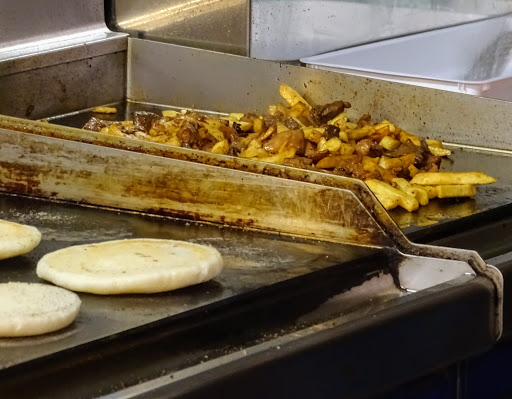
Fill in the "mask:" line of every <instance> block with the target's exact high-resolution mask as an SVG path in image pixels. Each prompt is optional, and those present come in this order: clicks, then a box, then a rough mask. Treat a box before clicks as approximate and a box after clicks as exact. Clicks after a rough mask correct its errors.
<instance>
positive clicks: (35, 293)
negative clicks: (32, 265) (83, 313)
mask: <svg viewBox="0 0 512 399" xmlns="http://www.w3.org/2000/svg"><path fill="white" fill-rule="evenodd" d="M80 304H81V302H80V298H78V295H77V294H75V293H74V292H70V291H67V290H65V289H63V288H59V287H55V286H52V285H48V284H36V283H1V284H0V337H25V336H30V335H39V334H45V333H49V332H52V331H57V330H60V329H61V328H64V327H67V326H69V325H70V324H71V323H72V322H73V320H75V318H76V316H77V314H78V312H79V310H80Z"/></svg>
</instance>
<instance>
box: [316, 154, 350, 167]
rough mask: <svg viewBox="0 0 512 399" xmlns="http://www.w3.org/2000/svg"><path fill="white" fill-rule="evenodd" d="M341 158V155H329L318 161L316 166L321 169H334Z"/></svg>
mask: <svg viewBox="0 0 512 399" xmlns="http://www.w3.org/2000/svg"><path fill="white" fill-rule="evenodd" d="M342 159H343V155H329V156H327V157H325V158H322V159H321V160H320V161H318V163H317V164H316V167H317V168H321V169H334V168H335V167H336V166H338V164H339V163H340V161H341V160H342Z"/></svg>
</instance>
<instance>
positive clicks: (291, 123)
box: [283, 118, 300, 130]
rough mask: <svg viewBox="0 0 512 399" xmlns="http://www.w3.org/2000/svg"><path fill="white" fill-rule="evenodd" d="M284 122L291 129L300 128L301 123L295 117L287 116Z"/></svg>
mask: <svg viewBox="0 0 512 399" xmlns="http://www.w3.org/2000/svg"><path fill="white" fill-rule="evenodd" d="M283 124H284V125H285V126H286V127H287V128H288V129H290V130H295V129H300V124H299V122H297V121H296V120H295V119H293V118H287V119H285V121H284V122H283Z"/></svg>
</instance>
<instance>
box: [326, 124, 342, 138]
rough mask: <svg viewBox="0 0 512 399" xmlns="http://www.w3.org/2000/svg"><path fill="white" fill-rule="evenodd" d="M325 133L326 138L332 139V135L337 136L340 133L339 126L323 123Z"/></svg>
mask: <svg viewBox="0 0 512 399" xmlns="http://www.w3.org/2000/svg"><path fill="white" fill-rule="evenodd" d="M324 127H325V133H326V137H325V138H326V139H327V140H329V139H332V138H333V137H338V136H339V134H340V128H339V127H338V126H333V125H325V126H324Z"/></svg>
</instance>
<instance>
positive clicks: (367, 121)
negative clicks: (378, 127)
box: [357, 114, 372, 127]
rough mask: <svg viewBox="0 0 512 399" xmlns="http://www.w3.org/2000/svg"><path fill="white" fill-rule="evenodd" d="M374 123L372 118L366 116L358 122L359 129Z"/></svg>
mask: <svg viewBox="0 0 512 399" xmlns="http://www.w3.org/2000/svg"><path fill="white" fill-rule="evenodd" d="M371 122H372V117H371V116H370V115H368V114H364V115H363V116H361V117H360V118H359V119H358V121H357V127H364V126H366V125H370V124H371Z"/></svg>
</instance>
